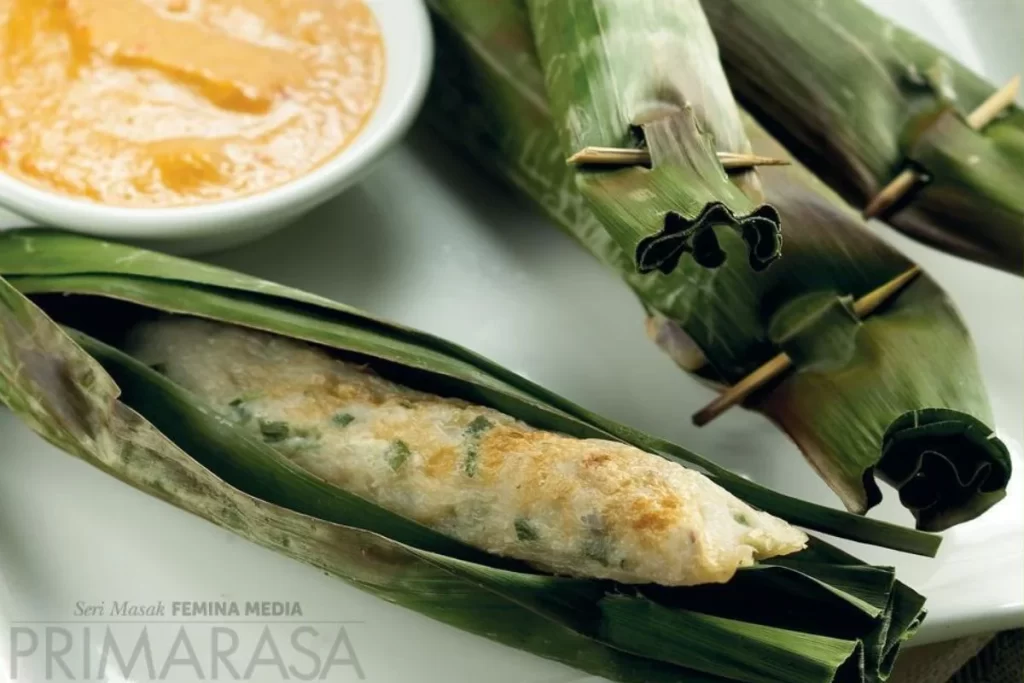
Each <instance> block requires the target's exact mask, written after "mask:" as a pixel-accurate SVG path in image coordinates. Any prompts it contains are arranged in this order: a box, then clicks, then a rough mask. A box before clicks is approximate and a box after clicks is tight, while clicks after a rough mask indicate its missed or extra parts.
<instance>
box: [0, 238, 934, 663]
mask: <svg viewBox="0 0 1024 683" xmlns="http://www.w3.org/2000/svg"><path fill="white" fill-rule="evenodd" d="M0 275H2V276H3V277H2V278H0V398H2V400H3V401H4V403H6V404H7V405H8V406H9V407H10V408H11V409H12V410H14V411H15V412H16V413H17V414H18V415H19V416H21V417H22V418H23V419H24V420H25V421H26V422H27V423H28V424H29V425H30V426H31V427H32V428H33V429H35V430H36V431H37V432H38V433H39V434H40V435H42V436H43V437H44V438H46V439H47V440H48V441H50V442H51V443H53V444H54V445H56V446H58V447H60V448H62V449H64V450H66V451H68V452H69V453H71V454H73V455H75V456H77V457H80V458H82V459H83V460H85V461H87V462H89V463H91V464H93V465H95V466H96V467H98V468H100V469H102V470H104V471H105V472H107V473H109V474H111V475H113V476H115V477H118V478H119V479H122V480H123V481H125V482H127V483H129V484H130V485H132V486H135V487H136V488H139V489H141V490H143V491H145V492H147V493H150V494H152V495H155V496H157V497H160V498H162V499H164V500H166V501H168V502H170V503H172V504H174V505H177V506H178V507H181V508H182V509H185V510H187V511H190V512H192V513H194V514H197V515H199V516H201V517H203V518H205V519H207V520H209V521H212V522H214V523H216V524H218V525H220V526H223V527H224V528H227V529H230V530H232V531H234V532H236V533H238V534H240V535H241V536H243V537H245V538H247V539H249V540H252V541H254V542H256V543H259V544H262V545H264V546H267V547H269V548H272V549H274V550H277V551H279V552H282V553H284V554H286V555H289V556H291V557H293V558H295V559H298V560H300V561H303V562H307V563H309V564H312V565H314V566H316V567H319V568H321V569H324V570H325V571H328V572H330V573H332V574H334V575H337V576H339V577H340V578H342V579H344V580H346V581H348V582H350V583H352V584H354V585H356V586H358V587H360V588H362V589H365V590H367V591H369V592H371V593H373V594H376V595H378V596H381V597H382V598H384V599H385V600H388V601H391V602H394V603H397V604H400V605H403V606H405V607H408V608H410V609H414V610H417V611H419V612H422V613H424V614H426V615H429V616H431V617H433V618H436V619H438V620H439V621H442V622H445V623H448V624H451V625H453V626H455V627H458V628H461V629H464V630H467V631H470V632H473V633H476V634H480V635H483V636H486V637H488V638H491V639H493V640H496V641H498V642H501V643H504V644H507V645H510V646H513V647H517V648H522V649H524V650H528V651H530V652H533V653H535V654H537V655H540V656H542V657H547V658H550V659H554V660H557V661H560V662H564V663H566V664H569V665H571V666H574V667H577V668H579V669H581V670H584V671H588V672H590V673H593V674H596V675H601V676H606V677H608V678H611V679H613V680H617V681H626V682H632V681H635V682H637V683H640V682H650V681H665V682H666V683H667V682H668V681H679V680H687V681H706V682H708V683H713V682H718V681H729V680H735V681H746V682H749V683H767V682H769V681H777V680H780V679H785V680H791V681H822V682H827V681H875V680H884V678H885V677H886V676H887V675H888V672H889V670H890V668H891V666H892V662H893V660H894V658H895V656H896V653H897V652H898V650H899V647H900V645H901V643H902V642H903V641H904V640H905V639H906V638H907V637H908V636H909V635H910V634H911V633H912V632H913V631H914V629H915V628H916V627H917V625H918V624H919V623H920V620H921V618H922V617H923V612H922V607H923V602H924V601H923V598H922V597H921V596H919V595H917V594H916V593H914V592H913V591H912V590H911V589H909V588H907V587H906V586H905V585H903V584H900V583H899V582H898V581H896V580H895V576H894V572H893V570H892V569H891V568H884V567H873V566H869V565H865V564H863V563H861V562H859V561H857V560H856V559H855V558H853V557H851V556H849V555H847V554H846V553H843V552H841V551H839V550H837V549H835V548H832V547H831V546H829V545H827V544H826V543H824V542H822V541H820V540H817V539H812V542H811V544H810V545H809V547H808V548H807V549H806V550H804V551H801V552H800V553H798V554H796V555H793V556H789V557H787V558H781V559H778V560H777V561H772V562H767V563H763V564H759V565H755V566H753V567H749V568H747V569H742V570H740V572H739V573H738V574H737V576H736V577H735V578H734V579H733V581H731V582H729V583H727V584H719V585H713V586H699V587H693V588H667V587H661V586H624V585H619V584H615V583H613V582H610V581H597V580H585V579H573V578H565V577H557V576H551V575H546V574H542V573H537V572H535V571H533V570H530V569H528V568H526V567H524V566H521V565H520V564H519V563H517V562H515V561H510V560H505V559H501V558H497V557H494V556H490V555H487V554H485V553H483V552H480V551H477V550H474V549H472V548H468V547H466V546H464V545H462V544H461V543H458V542H456V541H454V540H452V539H450V538H448V537H446V536H443V535H441V534H438V533H436V532H434V531H431V530H429V529H427V528H424V527H422V526H420V525H419V524H417V523H415V522H413V521H411V520H408V519H405V518H402V517H400V516H398V515H395V514H393V513H390V512H388V511H387V510H384V509H382V508H380V507H378V506H376V505H373V504H372V503H370V502H368V501H366V500H364V499H362V498H359V497H357V496H354V495H352V494H349V493H346V492H345V491H343V490H341V489H339V488H336V487H334V486H333V485H331V484H329V483H327V482H325V481H323V480H321V479H318V478H317V477H315V476H313V475H311V474H309V473H307V472H306V471H304V470H301V469H299V468H298V467H297V466H295V465H294V464H292V463H291V462H290V461H289V460H287V459H286V458H285V457H284V456H283V455H281V454H280V453H279V452H278V451H277V450H275V449H273V448H271V447H269V446H267V445H266V444H265V443H263V442H262V441H258V440H256V439H254V438H253V437H252V436H251V435H250V433H249V432H247V431H245V430H244V429H243V428H241V427H239V426H238V425H237V424H235V423H233V422H230V421H227V420H225V419H223V417H222V416H221V415H220V414H219V413H217V412H216V411H215V410H214V409H212V408H211V407H210V406H208V405H205V404H204V403H203V402H202V401H201V400H199V399H198V398H197V397H196V396H195V395H193V394H190V393H189V392H188V391H186V390H185V389H183V388H182V387H180V386H178V385H176V384H174V383H173V382H172V381H171V380H169V379H167V378H166V377H164V376H163V375H161V374H160V373H159V372H158V371H156V370H155V369H153V368H150V367H147V366H146V365H144V364H142V363H141V362H139V361H137V360H135V359H134V358H132V357H131V356H129V355H127V354H126V353H125V352H123V351H122V350H121V349H120V345H121V344H122V343H123V341H124V338H125V334H126V332H127V331H128V330H129V329H130V328H132V327H133V326H134V325H135V324H136V323H138V322H140V321H144V320H146V319H147V318H149V317H152V316H154V315H158V314H161V313H180V314H188V315H193V316H199V317H205V318H210V319H215V320H220V321H224V322H230V323H233V324H238V325H242V326H246V327H251V328H257V329H262V330H266V331H269V332H273V333H276V334H280V335H283V336H287V337H291V338H296V339H303V340H306V341H311V342H315V343H318V344H321V345H324V346H326V347H329V348H332V349H336V350H337V351H339V352H343V353H345V354H346V356H347V357H350V358H358V359H359V360H360V362H363V363H366V364H369V365H371V366H372V367H373V368H374V369H375V370H377V371H378V372H379V373H381V374H384V375H386V376H389V377H393V378H396V379H399V378H400V381H402V382H403V383H404V384H407V385H409V386H412V387H416V388H420V389H422V390H426V391H431V392H434V393H440V394H443V395H450V396H458V397H461V398H464V399H467V400H471V401H474V402H477V403H481V404H484V405H487V406H491V407H494V408H497V409H500V410H502V411H504V412H506V413H509V414H511V415H513V416H516V417H518V418H520V419H523V420H526V421H528V422H529V423H531V424H533V425H534V426H537V427H541V428H545V429H554V430H558V431H562V432H565V433H568V434H573V435H576V436H581V437H599V438H605V439H617V440H621V441H625V442H628V443H631V444H634V445H636V446H638V447H641V448H645V449H647V450H648V451H650V452H653V453H656V454H659V455H661V456H663V457H667V458H671V459H675V460H677V461H680V462H683V463H688V464H690V465H696V466H703V467H704V468H705V469H707V471H708V472H709V475H710V476H712V477H713V478H714V479H715V480H716V481H718V482H719V483H722V484H723V485H728V486H729V487H730V489H731V490H734V491H737V492H738V495H740V496H741V497H743V498H745V499H746V500H748V501H750V502H755V501H756V503H755V504H757V505H759V506H760V507H763V508H765V509H767V510H769V511H774V512H775V513H776V514H779V515H780V516H782V517H784V518H786V519H789V520H790V521H797V520H799V522H800V523H806V524H808V525H809V526H817V527H819V528H821V529H822V530H824V531H828V532H830V533H834V534H837V535H840V536H846V537H851V538H855V539H859V540H869V541H874V542H878V543H879V544H882V545H888V546H890V547H896V548H900V549H904V550H909V551H914V552H921V553H933V552H934V550H935V548H936V546H937V541H938V539H937V538H936V537H934V536H930V535H928V534H923V533H921V532H915V531H912V530H908V529H903V528H900V527H894V526H891V525H886V524H883V523H879V522H875V521H871V520H867V519H863V518H859V517H855V516H853V515H849V514H847V513H840V512H836V511H831V510H826V509H824V508H820V507H819V506H815V505H811V504H808V503H804V502H801V501H796V500H793V499H790V498H787V497H786V496H782V495H780V494H776V493H773V492H771V491H768V490H766V489H763V488H761V487H759V486H757V485H756V484H753V483H751V482H748V481H746V480H744V479H742V478H741V477H737V476H735V475H731V474H730V473H728V472H727V471H725V470H722V469H721V468H719V467H717V466H715V465H713V464H712V463H710V462H708V461H706V460H704V459H702V458H700V457H699V456H697V455H695V454H693V453H690V452H688V451H686V450H685V449H683V448H681V447H679V446H676V445H674V444H671V443H668V442H665V441H662V440H659V439H656V438H654V437H650V436H647V435H644V434H641V433H638V432H636V431H634V430H631V429H628V428H626V427H624V426H622V425H618V424H615V423H613V422H611V421H608V420H604V419H602V418H599V417H597V416H594V415H592V414H590V413H588V412H587V411H585V410H584V409H582V408H580V407H578V406H575V405H574V404H572V403H570V402H568V401H565V400H564V399H561V398H559V397H557V396H555V395H553V394H551V393H550V392H546V391H544V390H543V389H541V388H540V387H537V386H536V385H533V384H532V383H530V382H528V381H527V380H525V379H523V378H521V377H518V376H516V375H514V374H513V373H510V372H509V371H507V370H504V369H502V368H500V367H499V366H496V365H495V364H493V363H491V362H489V361H487V360H485V359H483V358H481V357H479V356H477V355H475V354H473V353H471V352H469V351H467V350H465V349H462V348H461V347H458V346H456V345H453V344H450V343H448V342H444V341H443V340H440V339H437V338H435V337H432V336H430V335H426V334H423V333H420V332H417V331H415V330H411V329H408V328H404V327H400V326H397V325H394V324H391V323H388V322H385V321H382V320H379V319H375V318H373V317H371V316H369V315H366V314H365V313H361V312H359V311H357V310H355V309H351V308H348V307H346V306H343V305H340V304H337V303H334V302H331V301H328V300H325V299H322V298H320V297H316V296H314V295H310V294H306V293H303V292H300V291H296V290H292V289H289V288H285V287H282V286H279V285H275V284H273V283H270V282H265V281H262V280H258V279H255V278H250V277H247V276H244V275H241V274H238V273H232V272H230V271H225V270H221V269H217V268H213V267H210V266H206V265H202V264H198V263H194V262H189V261H186V260H182V259H176V258H173V257H169V256H164V255H160V254H155V253H151V252H146V251H143V250H140V249H137V248H134V247H128V246H121V245H114V244H109V243H105V242H101V241H98V240H93V239H90V238H86V237H81V236H73V235H68V234H63V233H57V232H50V231H42V230H32V231H24V232H16V233H7V234H4V235H0ZM26 296H28V297H31V299H30V298H26ZM58 323H61V324H63V325H64V327H61V326H60V325H59V324H58ZM790 512H791V513H793V514H789V513H790ZM838 616H842V618H837V617H838Z"/></svg>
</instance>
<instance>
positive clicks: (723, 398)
mask: <svg viewBox="0 0 1024 683" xmlns="http://www.w3.org/2000/svg"><path fill="white" fill-rule="evenodd" d="M920 272H921V268H920V267H919V266H912V267H911V268H909V269H908V270H906V271H904V272H903V273H901V274H900V275H898V276H896V277H894V278H893V279H892V280H889V281H888V282H886V283H885V284H883V285H881V286H880V287H878V288H877V289H873V290H871V291H870V292H868V293H867V294H865V295H864V296H862V297H861V298H859V299H857V300H856V301H854V302H853V311H854V313H856V314H857V317H858V318H865V317H867V316H869V315H871V314H872V313H873V312H874V311H875V310H876V309H877V308H878V307H879V306H881V305H882V304H883V303H885V302H886V301H888V300H889V299H891V298H892V297H893V296H895V295H896V294H897V293H898V292H899V291H900V290H901V289H903V288H904V287H905V286H907V284H909V283H910V281H911V280H913V279H914V278H915V277H917V276H918V275H919V274H920ZM792 366H793V361H792V360H791V359H790V357H789V356H788V355H786V353H785V352H784V351H783V352H782V353H780V354H779V355H777V356H775V357H774V358H772V359H771V360H770V361H768V362H767V363H765V364H764V365H762V366H761V367H759V368H758V369H757V370H754V371H753V372H752V373H750V374H749V375H747V376H746V377H744V378H743V379H741V380H740V381H739V382H737V383H736V384H734V385H732V386H731V387H729V388H728V389H726V390H725V391H723V392H722V393H721V394H719V395H718V397H717V398H715V400H713V401H712V402H711V403H709V404H707V405H706V406H704V407H703V408H702V409H700V410H699V411H697V412H696V413H694V415H693V423H694V424H695V425H697V426H698V427H703V426H704V425H706V424H707V423H709V422H711V421H712V420H714V419H715V418H716V417H718V416H719V415H721V414H722V413H724V412H725V411H727V410H728V409H729V408H731V407H733V406H734V405H736V404H737V403H740V402H742V401H743V400H744V399H746V398H747V397H748V396H750V394H752V393H754V392H755V391H757V390H758V389H760V388H761V387H762V386H764V385H765V384H767V383H768V382H770V381H771V380H773V379H775V378H776V377H778V376H779V375H781V374H782V373H784V372H785V371H786V370H788V369H789V368H791V367H792Z"/></svg>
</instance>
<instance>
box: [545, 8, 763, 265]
mask: <svg viewBox="0 0 1024 683" xmlns="http://www.w3.org/2000/svg"><path fill="white" fill-rule="evenodd" d="M526 4H527V6H528V9H529V17H530V21H531V25H532V27H533V35H534V36H535V38H536V46H537V52H538V55H539V57H540V64H541V66H542V67H543V71H544V81H545V84H546V92H547V96H548V101H549V102H550V105H551V112H552V118H553V120H554V122H555V128H556V129H557V131H558V134H559V138H560V139H561V150H562V152H563V154H564V156H565V157H569V156H571V155H573V154H574V153H575V152H578V151H580V150H582V149H583V148H585V147H588V146H596V147H630V148H633V147H638V146H644V147H646V148H647V149H648V150H649V151H650V155H651V162H652V163H651V168H647V167H643V166H633V167H628V168H619V169H609V168H587V167H582V168H579V169H578V170H576V171H574V172H573V175H574V177H575V183H576V186H577V188H578V190H579V191H580V193H581V194H582V195H583V196H584V197H585V198H586V199H587V202H588V204H589V207H590V209H591V210H592V211H593V212H594V214H595V215H596V216H597V218H598V219H599V220H600V221H601V223H602V225H603V227H604V229H605V230H606V231H607V233H608V234H609V235H610V236H611V237H612V238H613V239H614V240H615V242H616V243H617V244H618V246H619V248H621V249H622V250H623V252H624V253H625V254H627V255H629V256H630V258H631V259H632V260H633V261H634V262H635V267H636V269H637V271H638V272H639V273H650V272H652V271H656V270H657V271H661V272H663V273H669V272H671V271H673V270H674V269H675V268H676V267H677V266H678V264H679V260H680V258H681V257H682V256H683V255H684V254H687V253H688V254H690V255H691V256H692V258H693V261H694V262H695V263H696V264H698V265H699V266H702V267H705V268H717V267H718V266H720V265H721V264H722V263H723V262H724V260H725V258H726V252H725V251H724V250H723V249H722V247H721V246H720V244H719V239H718V237H717V236H716V228H717V229H719V230H723V231H724V230H732V231H734V232H735V233H736V234H738V235H740V236H742V238H743V239H744V240H745V241H746V242H747V247H748V258H747V261H748V262H749V264H750V266H751V268H752V269H753V270H763V269H764V268H766V267H767V266H768V265H769V264H770V263H771V262H772V261H774V260H775V259H776V258H777V257H778V256H779V253H780V247H781V237H780V234H779V230H780V229H779V216H778V213H777V212H776V211H775V210H774V209H773V208H772V207H770V206H767V205H763V204H760V202H761V201H762V196H761V194H760V190H759V185H758V182H757V179H756V174H755V173H753V172H747V173H743V174H739V175H738V176H737V178H735V180H736V183H735V184H734V183H733V182H730V179H729V177H728V176H727V175H726V173H725V171H724V170H723V168H722V165H721V164H720V163H719V161H718V158H717V156H716V151H723V152H733V153H745V152H749V151H750V143H749V142H748V141H747V139H746V134H745V132H744V130H743V125H742V123H741V122H740V117H739V111H738V110H737V108H736V103H735V102H734V100H733V97H732V93H731V92H730V90H729V85H728V83H727V82H726V80H725V74H724V73H723V72H722V66H721V64H720V63H719V61H718V53H717V49H716V46H715V42H714V38H713V37H712V35H711V30H710V28H709V27H708V23H707V19H706V18H705V17H704V12H703V11H702V10H701V8H700V3H699V2H698V0H666V1H664V2H644V3H638V2H635V1H633V0H528V2H527V3H526ZM744 192H746V194H745V193H744Z"/></svg>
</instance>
